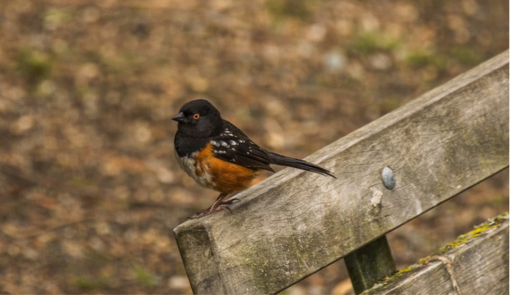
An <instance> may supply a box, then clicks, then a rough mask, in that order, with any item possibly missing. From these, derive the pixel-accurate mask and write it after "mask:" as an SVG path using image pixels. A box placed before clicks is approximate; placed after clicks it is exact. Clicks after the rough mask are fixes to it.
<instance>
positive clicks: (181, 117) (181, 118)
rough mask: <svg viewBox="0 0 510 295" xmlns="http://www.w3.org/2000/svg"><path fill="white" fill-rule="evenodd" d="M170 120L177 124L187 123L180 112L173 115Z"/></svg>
mask: <svg viewBox="0 0 510 295" xmlns="http://www.w3.org/2000/svg"><path fill="white" fill-rule="evenodd" d="M172 120H174V121H177V122H186V121H187V119H186V117H185V116H184V114H183V113H182V112H180V113H178V114H177V115H175V116H174V117H173V118H172Z"/></svg>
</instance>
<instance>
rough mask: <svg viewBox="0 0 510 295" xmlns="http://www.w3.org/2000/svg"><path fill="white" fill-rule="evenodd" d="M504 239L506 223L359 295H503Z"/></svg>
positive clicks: (505, 279) (505, 273) (505, 271)
mask: <svg viewBox="0 0 510 295" xmlns="http://www.w3.org/2000/svg"><path fill="white" fill-rule="evenodd" d="M506 218H508V216H507V217H506ZM508 237H509V236H508V219H507V220H505V221H504V222H502V223H501V224H500V225H499V226H497V227H495V228H491V229H489V230H487V231H486V232H484V233H482V234H481V235H480V236H478V237H476V238H473V239H471V240H469V241H468V242H466V243H463V244H460V245H459V246H457V247H456V248H453V249H452V250H449V251H446V252H444V253H441V254H439V255H435V256H431V257H428V258H425V260H428V261H429V263H428V264H427V265H423V266H418V267H416V268H413V269H412V270H409V271H406V272H403V273H399V274H397V275H395V276H394V277H390V278H389V279H388V280H387V281H386V282H385V283H383V284H377V285H376V286H375V287H374V288H372V289H370V290H367V291H365V292H364V293H362V295H370V294H378V295H400V294H416V295H421V294H423V295H428V294H462V295H466V294H507V293H508V287H509V284H508V266H509V264H508V257H509V256H508ZM434 257H436V258H434ZM431 258H432V259H431Z"/></svg>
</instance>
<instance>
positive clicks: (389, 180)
mask: <svg viewBox="0 0 510 295" xmlns="http://www.w3.org/2000/svg"><path fill="white" fill-rule="evenodd" d="M381 177H382V182H383V184H384V187H386V188H387V189H389V190H392V189H393V188H395V184H396V181H395V175H393V170H391V168H390V167H384V168H383V170H382V172H381Z"/></svg>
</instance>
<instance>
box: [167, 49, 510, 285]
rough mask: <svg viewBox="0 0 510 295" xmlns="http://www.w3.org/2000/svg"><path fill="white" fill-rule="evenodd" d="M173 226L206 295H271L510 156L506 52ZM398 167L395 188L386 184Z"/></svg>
mask: <svg viewBox="0 0 510 295" xmlns="http://www.w3.org/2000/svg"><path fill="white" fill-rule="evenodd" d="M307 160H309V161H312V162H315V163H319V164H320V165H322V166H324V167H325V168H327V169H330V170H332V171H333V172H334V173H335V174H336V176H337V177H338V179H333V178H331V177H323V176H320V175H315V174H312V173H305V172H301V171H298V170H295V169H294V170H293V169H284V170H283V171H281V172H279V173H277V174H275V175H274V176H273V177H270V178H269V179H267V180H265V181H263V182H261V183H259V184H258V185H256V186H254V187H252V188H250V189H248V190H246V191H244V192H242V193H240V194H238V195H237V197H238V198H239V199H241V201H240V202H237V203H236V204H234V205H233V206H232V207H231V208H232V210H233V212H232V213H231V214H230V213H228V212H220V213H217V214H212V215H210V216H207V217H205V218H202V219H198V220H192V221H187V222H185V223H183V224H181V225H180V226H178V227H177V228H175V229H174V233H175V235H176V239H177V242H178V245H179V249H180V251H181V255H182V257H183V260H184V264H185V267H186V270H187V272H188V276H189V278H190V282H191V286H192V288H193V291H194V292H195V293H196V294H270V293H276V292H278V291H280V290H282V289H284V288H286V287H288V286H290V285H292V284H293V283H295V282H296V281H298V280H300V279H302V278H304V277H306V276H308V275H310V274H312V273H314V272H316V271H318V270H320V269H321V268H323V267H325V266H327V265H329V264H330V263H332V262H334V261H336V260H338V259H339V258H341V257H344V256H345V255H347V254H349V253H350V252H352V251H354V250H356V249H358V248H360V247H362V246H363V245H366V244H368V243H369V242H371V241H373V240H375V239H377V238H378V237H380V236H382V235H384V234H385V233H387V232H388V231H391V230H392V229H394V228H396V227H398V226H400V225H401V224H403V223H405V222H407V221H409V220H410V219H413V218H415V217H417V216H418V215H420V214H422V213H424V212H425V211H427V210H429V209H431V208H433V207H434V206H437V205H438V204H440V203H441V202H444V201H446V200H447V199H449V198H450V197H452V196H453V195H455V194H458V193H459V192H461V191H463V190H465V189H467V188H468V187H470V186H472V185H474V184H476V183H477V182H479V181H481V180H483V179H485V178H487V177H488V176H490V175H492V174H494V173H496V172H498V171H500V170H501V169H504V168H505V167H507V166H508V52H505V53H503V54H501V55H499V56H497V57H495V58H493V59H491V60H489V61H487V62H485V63H484V64H482V65H480V66H478V67H476V68H475V69H473V70H471V71H469V72H467V73H466V74H463V75H461V76H459V77H457V78H455V79H453V80H452V81H450V82H448V83H446V84H444V85H442V86H440V87H438V88H436V89H434V90H432V91H430V92H428V93H426V94H424V95H422V96H421V97H419V98H418V99H416V100H414V101H412V102H410V103H409V104H407V105H405V106H403V107H401V108H399V109H397V110H395V111H394V112H391V113H389V114H388V115H386V116H384V117H382V118H380V119H378V120H376V121H374V122H372V123H370V124H368V125H366V126H364V127H363V128H360V129H358V130H357V131H355V132H353V133H351V134H349V135H347V136H345V137H344V138H342V139H340V140H338V141H336V142H334V143H332V144H331V145H329V146H327V147H325V148H323V149H321V150H320V151H318V152H316V153H315V154H313V155H312V156H310V157H309V158H308V159H307ZM385 166H389V167H390V168H391V169H392V170H393V171H394V173H395V178H396V186H395V188H394V189H392V190H388V189H386V188H385V187H384V186H383V184H382V182H381V170H382V169H383V167H385Z"/></svg>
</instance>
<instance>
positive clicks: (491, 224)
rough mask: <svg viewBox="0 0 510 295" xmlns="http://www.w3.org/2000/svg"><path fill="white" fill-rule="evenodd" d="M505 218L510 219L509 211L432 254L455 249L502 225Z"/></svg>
mask: <svg viewBox="0 0 510 295" xmlns="http://www.w3.org/2000/svg"><path fill="white" fill-rule="evenodd" d="M505 220H508V212H506V213H503V214H501V215H499V216H496V217H494V218H491V219H489V220H487V221H486V222H484V223H482V224H480V225H477V226H476V227H475V229H474V230H472V231H470V232H469V233H467V234H464V235H460V236H458V237H457V238H456V239H455V240H454V241H453V242H451V243H450V244H448V245H446V246H444V247H442V248H440V249H439V250H437V251H436V252H434V253H432V254H431V256H434V255H441V254H444V253H445V252H447V251H449V250H451V249H455V248H457V247H459V246H460V245H463V244H465V243H467V242H468V241H470V240H472V239H474V238H476V237H479V236H480V235H481V234H482V233H484V232H486V231H488V230H490V229H493V228H496V227H498V226H500V225H501V224H502V223H503V222H504V221H505ZM425 259H427V257H425V258H422V259H420V261H418V263H420V262H426V260H425ZM422 260H423V261H422Z"/></svg>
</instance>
